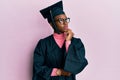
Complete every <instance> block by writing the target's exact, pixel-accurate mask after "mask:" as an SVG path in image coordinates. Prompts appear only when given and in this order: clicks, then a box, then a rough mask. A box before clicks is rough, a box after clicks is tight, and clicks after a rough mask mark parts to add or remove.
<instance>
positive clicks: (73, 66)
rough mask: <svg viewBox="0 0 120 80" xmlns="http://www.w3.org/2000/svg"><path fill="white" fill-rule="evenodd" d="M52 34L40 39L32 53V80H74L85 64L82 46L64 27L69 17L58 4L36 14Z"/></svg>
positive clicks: (60, 3) (59, 3) (70, 31)
mask: <svg viewBox="0 0 120 80" xmlns="http://www.w3.org/2000/svg"><path fill="white" fill-rule="evenodd" d="M40 12H41V14H42V15H43V17H44V18H47V20H48V23H49V24H50V25H51V26H52V27H53V29H54V33H53V34H52V35H50V36H48V37H46V38H44V39H41V40H40V41H39V42H38V44H37V46H36V48H35V51H34V64H33V80H76V78H75V75H76V74H78V73H80V72H81V71H82V70H83V69H84V68H85V66H86V65H87V64H88V62H87V60H86V58H85V49H84V45H83V43H82V42H81V40H80V39H79V38H74V37H73V35H74V33H73V32H72V30H71V29H69V28H68V23H69V21H70V18H67V16H66V15H65V13H64V11H63V6H62V1H60V2H58V3H56V4H54V5H52V6H49V7H47V8H45V9H43V10H41V11H40Z"/></svg>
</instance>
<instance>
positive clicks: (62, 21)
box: [55, 18, 70, 24]
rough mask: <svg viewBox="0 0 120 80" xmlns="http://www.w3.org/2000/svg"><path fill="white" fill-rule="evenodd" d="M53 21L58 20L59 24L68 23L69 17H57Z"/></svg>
mask: <svg viewBox="0 0 120 80" xmlns="http://www.w3.org/2000/svg"><path fill="white" fill-rule="evenodd" d="M55 21H58V22H59V23H60V24H64V23H69V22H70V18H66V19H63V18H59V19H57V20H55Z"/></svg>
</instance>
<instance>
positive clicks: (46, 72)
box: [33, 41, 52, 80]
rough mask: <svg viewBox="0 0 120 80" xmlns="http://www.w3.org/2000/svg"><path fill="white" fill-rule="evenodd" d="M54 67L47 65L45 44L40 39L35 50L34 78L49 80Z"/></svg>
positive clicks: (34, 79) (36, 79)
mask: <svg viewBox="0 0 120 80" xmlns="http://www.w3.org/2000/svg"><path fill="white" fill-rule="evenodd" d="M51 72H52V68H49V67H48V66H46V65H45V45H44V44H43V43H42V41H39V43H38V44H37V46H36V48H35V51H34V59H33V80H38V79H45V80H49V78H50V74H51Z"/></svg>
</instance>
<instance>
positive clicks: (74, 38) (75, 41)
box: [72, 37, 82, 43]
mask: <svg viewBox="0 0 120 80" xmlns="http://www.w3.org/2000/svg"><path fill="white" fill-rule="evenodd" d="M72 42H74V43H78V42H82V41H81V39H80V38H76V37H73V38H72Z"/></svg>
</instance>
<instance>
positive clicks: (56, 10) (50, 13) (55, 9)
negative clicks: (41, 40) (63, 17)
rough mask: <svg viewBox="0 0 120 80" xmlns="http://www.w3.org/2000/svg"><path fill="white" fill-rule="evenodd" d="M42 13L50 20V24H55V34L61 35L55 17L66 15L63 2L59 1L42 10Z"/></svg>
mask: <svg viewBox="0 0 120 80" xmlns="http://www.w3.org/2000/svg"><path fill="white" fill-rule="evenodd" d="M40 13H41V14H42V16H43V17H44V18H45V19H47V20H48V22H49V23H50V22H52V23H53V28H54V30H55V32H57V33H60V31H59V30H58V29H57V27H56V25H55V23H54V17H55V16H57V15H60V14H65V13H64V11H63V3H62V1H59V2H57V3H55V4H53V5H51V6H48V7H47V8H44V9H42V10H40Z"/></svg>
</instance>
